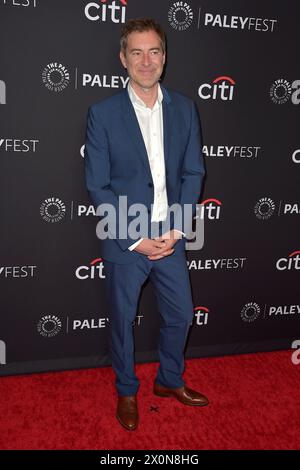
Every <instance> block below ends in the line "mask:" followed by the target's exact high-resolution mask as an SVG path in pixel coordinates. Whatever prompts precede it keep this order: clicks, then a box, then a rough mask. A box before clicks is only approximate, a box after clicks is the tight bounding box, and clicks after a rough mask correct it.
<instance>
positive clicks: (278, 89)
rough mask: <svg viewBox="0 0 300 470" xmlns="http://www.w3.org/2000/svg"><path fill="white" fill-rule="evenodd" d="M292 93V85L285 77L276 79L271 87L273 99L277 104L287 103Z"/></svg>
mask: <svg viewBox="0 0 300 470" xmlns="http://www.w3.org/2000/svg"><path fill="white" fill-rule="evenodd" d="M291 93H292V87H291V85H290V83H289V82H288V81H287V80H285V79H284V78H279V79H278V80H276V81H275V82H274V83H273V84H272V85H271V88H270V97H271V100H272V101H273V103H276V104H283V103H286V102H287V101H288V100H289V98H290V96H291Z"/></svg>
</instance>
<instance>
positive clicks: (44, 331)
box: [37, 315, 61, 338]
mask: <svg viewBox="0 0 300 470" xmlns="http://www.w3.org/2000/svg"><path fill="white" fill-rule="evenodd" d="M37 330H38V332H39V333H40V335H42V336H45V337H46V338H51V337H52V336H55V335H57V334H58V333H59V332H60V330H61V321H60V319H59V318H58V317H56V316H55V315H45V316H44V317H42V318H41V320H40V321H39V322H38V324H37Z"/></svg>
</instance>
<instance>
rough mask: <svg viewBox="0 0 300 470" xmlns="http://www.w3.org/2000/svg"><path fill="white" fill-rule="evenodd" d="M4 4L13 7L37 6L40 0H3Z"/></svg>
mask: <svg viewBox="0 0 300 470" xmlns="http://www.w3.org/2000/svg"><path fill="white" fill-rule="evenodd" d="M3 4H4V5H7V6H12V7H33V8H35V7H37V5H38V0H3Z"/></svg>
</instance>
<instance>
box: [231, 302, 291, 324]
mask: <svg viewBox="0 0 300 470" xmlns="http://www.w3.org/2000/svg"><path fill="white" fill-rule="evenodd" d="M262 312H263V313H262ZM240 315H241V318H242V320H243V321H244V322H247V323H252V322H254V321H255V320H257V319H258V318H260V317H262V318H263V319H264V320H270V319H275V318H285V319H291V318H298V317H299V316H300V305H298V304H291V305H267V304H265V305H264V307H263V308H261V306H260V305H259V304H258V303H257V302H248V303H247V304H245V305H244V306H243V308H242V310H241V312H240Z"/></svg>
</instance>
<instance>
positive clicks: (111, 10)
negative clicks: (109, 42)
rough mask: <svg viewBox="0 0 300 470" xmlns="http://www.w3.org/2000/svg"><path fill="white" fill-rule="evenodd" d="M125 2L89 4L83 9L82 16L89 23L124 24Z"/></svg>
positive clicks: (103, 0) (123, 0)
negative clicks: (83, 15)
mask: <svg viewBox="0 0 300 470" xmlns="http://www.w3.org/2000/svg"><path fill="white" fill-rule="evenodd" d="M126 6H127V0H118V1H115V0H114V1H113V2H110V1H108V0H100V2H98V3H97V2H89V3H88V4H87V5H86V6H85V8H84V14H85V16H86V18H87V19H88V20H90V21H102V22H106V21H112V23H125V21H126Z"/></svg>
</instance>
